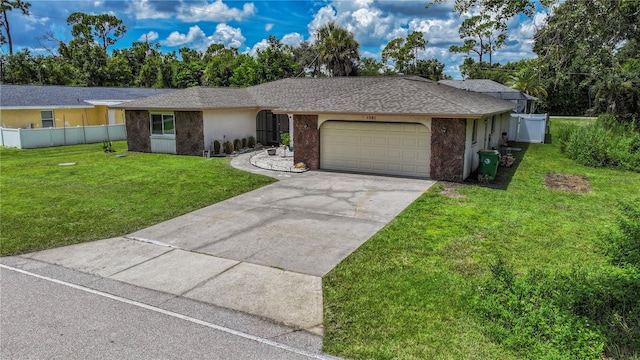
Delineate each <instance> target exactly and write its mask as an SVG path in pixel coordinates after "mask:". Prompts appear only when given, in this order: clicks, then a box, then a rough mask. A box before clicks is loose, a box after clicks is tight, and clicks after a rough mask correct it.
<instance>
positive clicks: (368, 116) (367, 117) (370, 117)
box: [364, 115, 376, 120]
mask: <svg viewBox="0 0 640 360" xmlns="http://www.w3.org/2000/svg"><path fill="white" fill-rule="evenodd" d="M364 119H365V120H375V119H376V117H375V116H373V115H367V116H365V117H364Z"/></svg>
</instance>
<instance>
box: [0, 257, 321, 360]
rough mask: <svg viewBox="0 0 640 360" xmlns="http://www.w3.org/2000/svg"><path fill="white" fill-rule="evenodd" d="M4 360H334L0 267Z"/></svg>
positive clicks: (0, 355) (0, 339) (0, 345)
mask: <svg viewBox="0 0 640 360" xmlns="http://www.w3.org/2000/svg"><path fill="white" fill-rule="evenodd" d="M0 358H2V359H44V358H47V359H200V358H206V359H330V358H331V357H328V356H326V355H323V354H319V353H315V352H311V351H308V350H303V349H301V348H298V347H295V346H291V345H285V344H284V343H282V342H278V341H277V340H276V341H274V340H272V339H268V338H263V337H260V336H256V335H251V334H250V333H247V332H241V331H237V330H233V329H230V328H228V327H225V326H221V325H217V324H214V323H211V322H208V321H205V320H201V319H199V318H198V317H193V316H187V315H184V314H182V313H180V312H175V311H170V310H166V309H163V308H160V307H155V306H152V305H147V304H144V303H141V302H137V301H134V300H129V299H127V298H124V297H119V296H116V295H111V294H109V293H106V292H102V291H99V290H95V289H91V288H88V287H84V286H81V285H77V284H73V283H68V282H65V281H62V280H58V279H55V278H50V277H47V276H42V275H38V274H35V273H31V272H29V271H24V270H20V269H16V268H13V267H10V266H5V265H2V266H1V268H0Z"/></svg>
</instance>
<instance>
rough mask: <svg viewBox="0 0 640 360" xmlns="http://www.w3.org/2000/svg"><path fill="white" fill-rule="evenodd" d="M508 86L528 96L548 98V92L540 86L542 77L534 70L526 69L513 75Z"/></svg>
mask: <svg viewBox="0 0 640 360" xmlns="http://www.w3.org/2000/svg"><path fill="white" fill-rule="evenodd" d="M507 85H509V86H511V87H512V88H514V89H516V90H518V91H521V92H523V93H525V94H527V95H531V96H535V97H537V98H539V97H542V96H547V90H545V88H544V86H542V84H540V77H539V76H538V72H537V71H535V69H534V68H531V67H525V68H523V69H520V70H519V71H518V72H516V73H515V74H514V75H511V77H510V79H509V82H508V83H507Z"/></svg>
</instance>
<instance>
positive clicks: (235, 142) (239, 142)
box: [233, 139, 242, 151]
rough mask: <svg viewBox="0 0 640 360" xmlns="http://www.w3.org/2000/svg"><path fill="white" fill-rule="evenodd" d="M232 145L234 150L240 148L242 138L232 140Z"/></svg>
mask: <svg viewBox="0 0 640 360" xmlns="http://www.w3.org/2000/svg"><path fill="white" fill-rule="evenodd" d="M233 147H234V148H235V149H236V151H240V150H242V140H240V139H235V140H233Z"/></svg>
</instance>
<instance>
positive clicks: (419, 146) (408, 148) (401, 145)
mask: <svg viewBox="0 0 640 360" xmlns="http://www.w3.org/2000/svg"><path fill="white" fill-rule="evenodd" d="M430 159H431V133H430V132H429V129H428V128H427V127H426V126H424V125H422V124H412V123H382V122H380V123H376V122H358V121H336V120H334V121H327V122H325V123H324V124H322V127H321V130H320V167H321V168H322V169H327V170H341V171H354V172H366V173H377V174H389V175H403V176H416V177H429V169H430Z"/></svg>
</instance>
